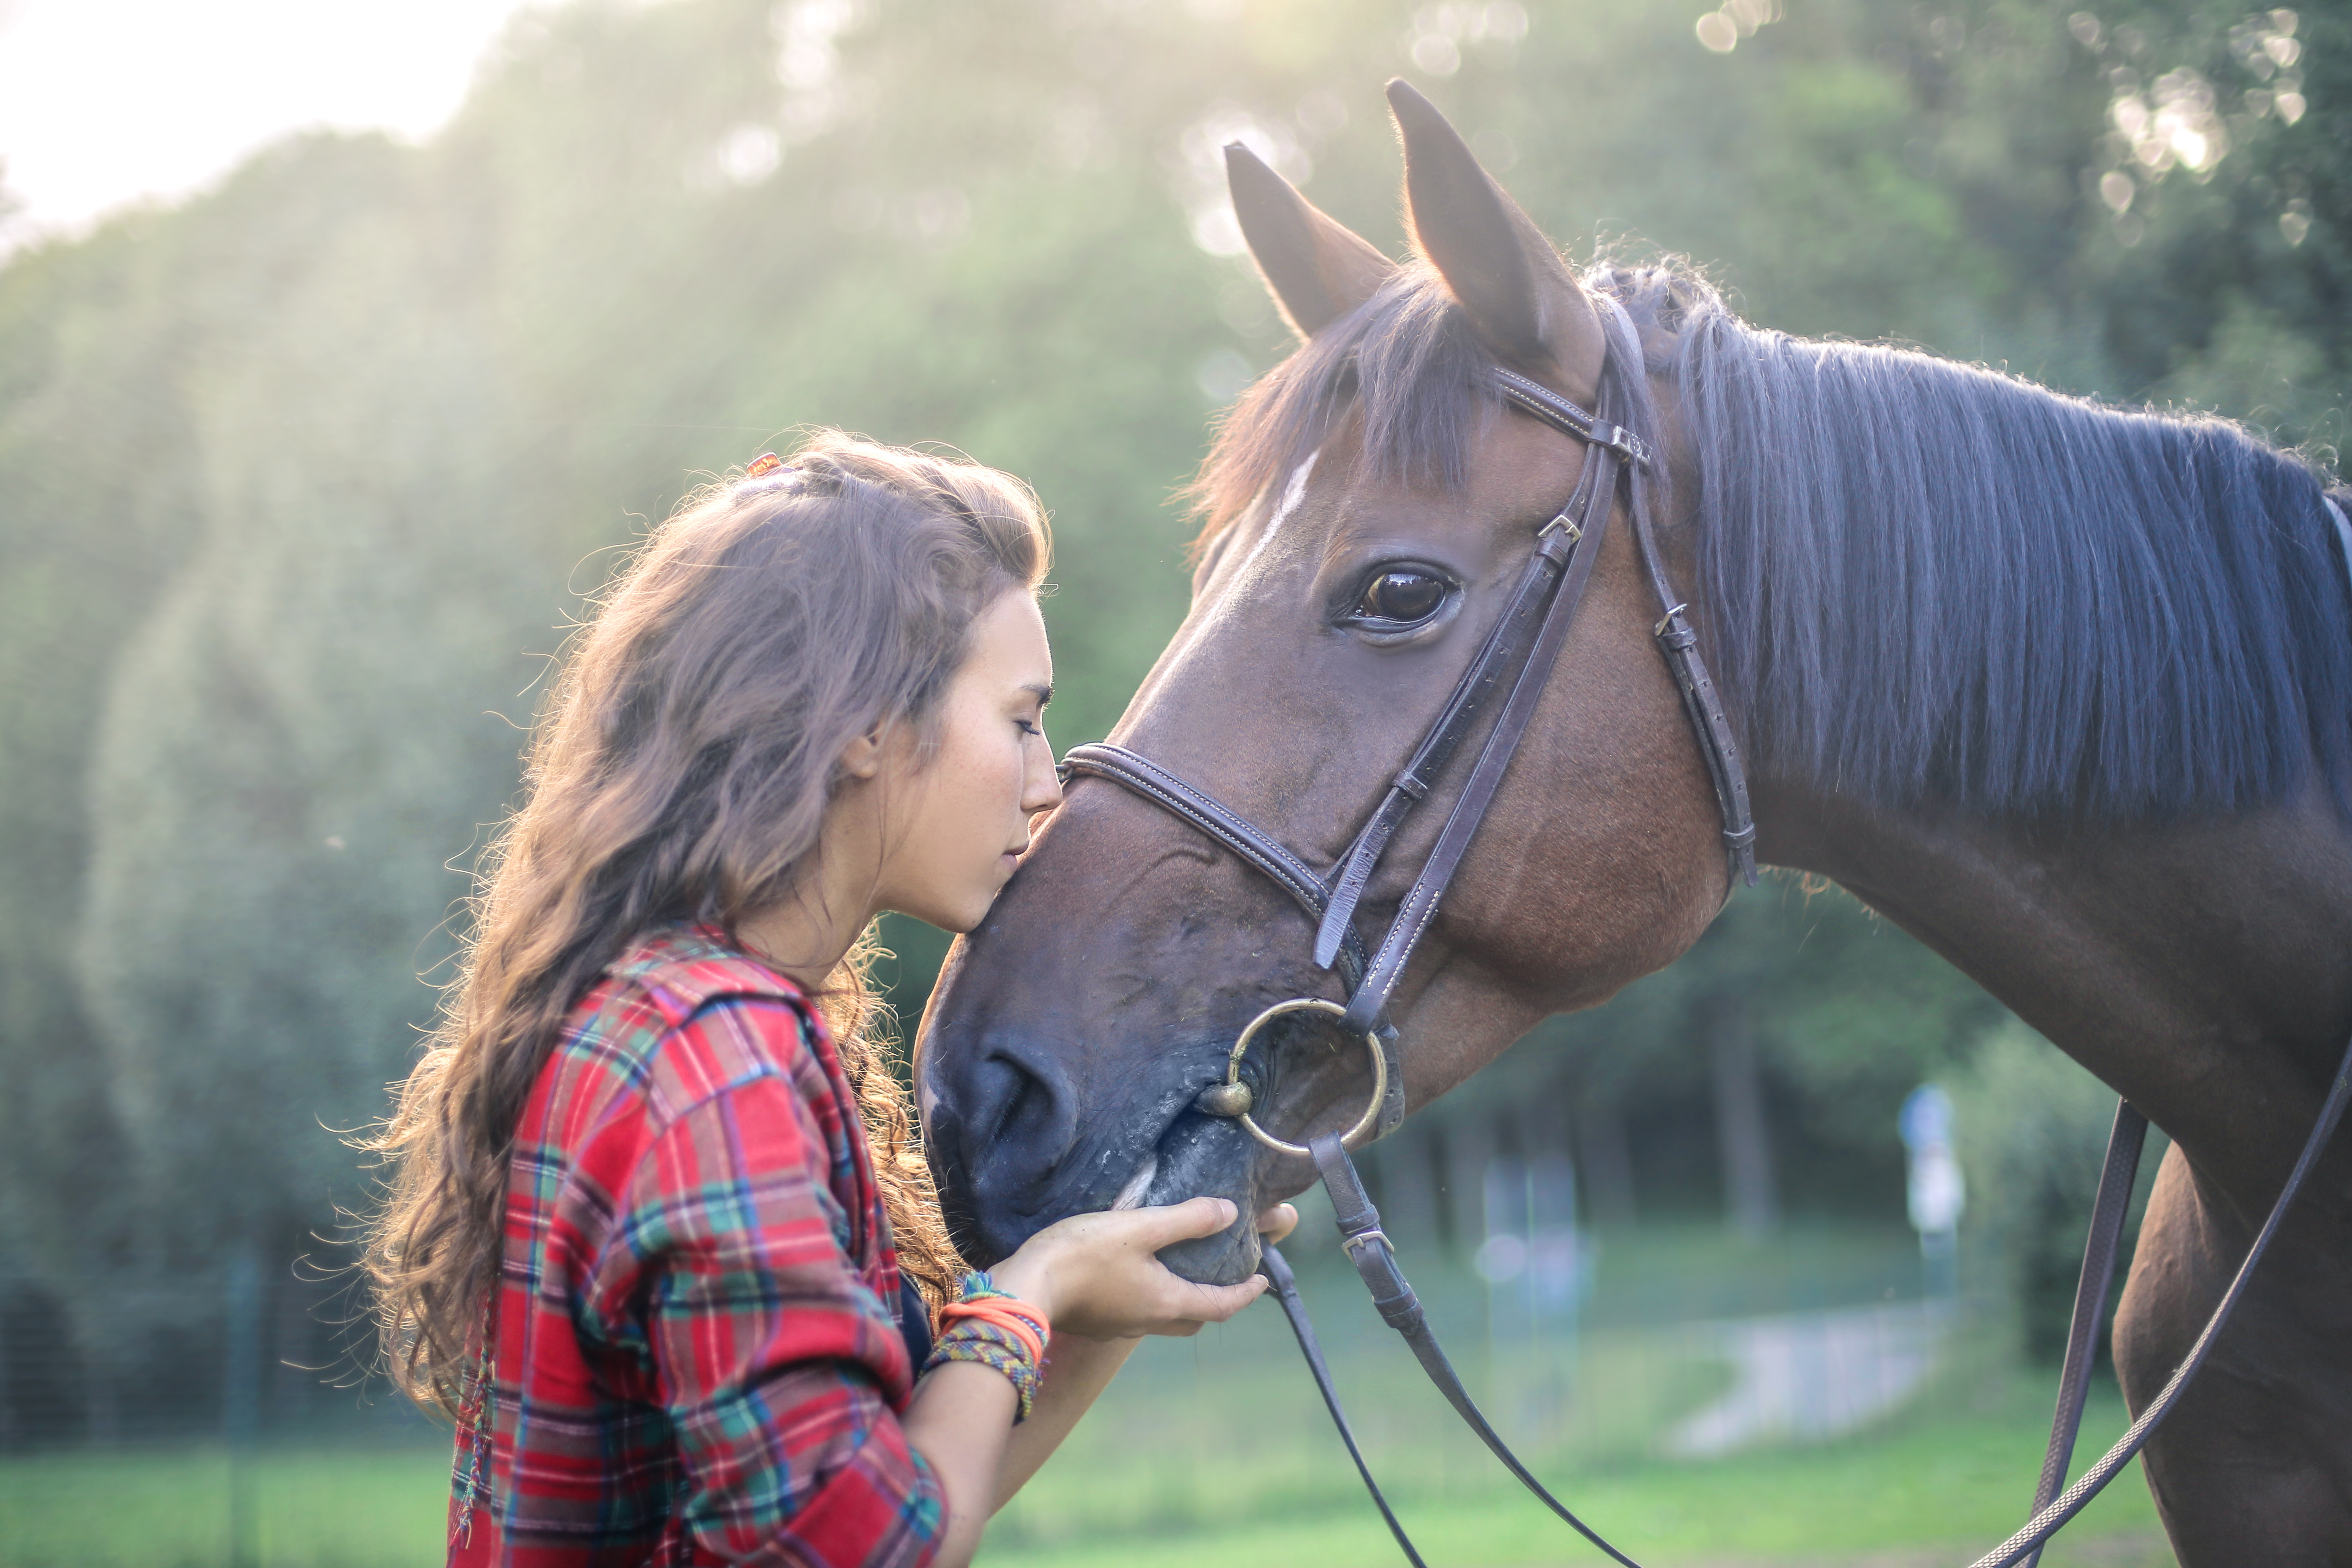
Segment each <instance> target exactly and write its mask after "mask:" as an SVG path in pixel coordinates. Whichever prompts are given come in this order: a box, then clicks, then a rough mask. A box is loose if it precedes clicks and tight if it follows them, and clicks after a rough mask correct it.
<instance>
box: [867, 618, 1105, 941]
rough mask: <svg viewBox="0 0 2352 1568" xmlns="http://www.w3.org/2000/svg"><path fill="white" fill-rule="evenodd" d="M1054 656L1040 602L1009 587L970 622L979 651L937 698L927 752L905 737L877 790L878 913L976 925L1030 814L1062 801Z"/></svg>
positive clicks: (1015, 853) (954, 927) (1021, 843)
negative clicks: (1048, 730)
mask: <svg viewBox="0 0 2352 1568" xmlns="http://www.w3.org/2000/svg"><path fill="white" fill-rule="evenodd" d="M1053 694H1054V655H1053V651H1052V650H1051V649H1050V648H1049V647H1047V646H1046V643H1045V618H1044V617H1043V616H1040V615H1039V614H1038V613H1037V602H1036V600H1034V599H1033V598H1032V597H1030V596H1029V595H1027V594H1025V593H1022V592H1018V591H1015V592H1013V593H1008V594H1005V595H1003V596H1002V597H1001V598H999V599H998V600H997V601H996V603H995V604H993V605H991V606H989V608H988V609H987V610H986V611H985V612H983V613H982V616H981V617H980V619H979V620H978V621H977V622H976V623H975V624H974V625H973V626H972V636H971V653H970V655H969V656H967V657H966V658H965V659H964V662H963V667H962V668H961V669H959V670H957V671H956V673H955V677H954V679H952V680H951V681H950V682H949V685H948V689H947V692H946V694H945V695H944V696H943V697H942V698H941V700H940V711H939V714H938V726H937V739H938V744H937V746H936V748H935V749H933V750H932V751H931V752H930V753H929V755H928V756H926V755H924V754H923V752H922V748H921V747H920V746H919V744H918V743H916V742H915V740H914V737H913V736H911V735H909V734H905V733H901V734H900V735H898V736H894V737H893V738H892V743H890V744H888V745H887V746H886V747H885V748H884V750H885V756H884V758H883V759H882V766H881V770H880V776H879V777H878V778H877V780H876V781H875V783H877V784H879V785H880V786H881V788H880V789H878V790H877V791H875V792H873V793H874V795H875V796H876V803H877V805H878V806H879V808H880V814H881V816H882V824H881V827H882V831H881V835H880V837H881V841H882V848H883V855H882V867H881V876H880V878H879V879H878V882H877V887H876V889H875V893H874V900H873V901H874V904H875V906H876V907H877V909H884V910H897V911H898V913H900V914H907V915H912V916H914V917H915V918H916V919H917V920H919V921H928V922H929V923H930V924H932V925H935V926H938V927H940V928H941V929H942V930H945V931H970V930H971V928H972V927H974V926H976V925H978V924H979V923H980V921H981V917H982V916H983V915H985V914H987V913H988V906H989V905H990V904H992V903H993V902H995V900H996V895H997V893H998V891H999V890H1000V889H1003V886H1004V884H1005V881H1006V879H1008V878H1010V877H1011V876H1012V875H1013V869H1014V868H1015V867H1016V866H1018V865H1019V864H1020V858H1021V855H1022V853H1023V851H1024V850H1026V849H1027V848H1028V847H1029V821H1030V818H1031V817H1033V816H1035V815H1036V814H1037V813H1039V812H1041V811H1045V810H1047V809H1049V808H1051V807H1053V806H1055V805H1060V804H1061V800H1062V787H1061V784H1059V782H1057V781H1056V780H1055V776H1054V752H1053V748H1052V747H1051V746H1049V745H1048V744H1047V743H1046V742H1045V704H1046V702H1047V701H1048V700H1051V698H1052V697H1053Z"/></svg>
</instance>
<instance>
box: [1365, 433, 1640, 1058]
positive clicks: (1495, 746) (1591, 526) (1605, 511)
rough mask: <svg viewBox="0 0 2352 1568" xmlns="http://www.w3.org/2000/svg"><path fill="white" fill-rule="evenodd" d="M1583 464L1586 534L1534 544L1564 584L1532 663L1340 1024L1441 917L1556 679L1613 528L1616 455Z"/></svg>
mask: <svg viewBox="0 0 2352 1568" xmlns="http://www.w3.org/2000/svg"><path fill="white" fill-rule="evenodd" d="M1585 468H1586V469H1587V471H1588V472H1590V471H1591V470H1593V469H1596V468H1597V469H1600V470H1601V474H1600V477H1599V478H1598V479H1595V480H1594V486H1595V497H1596V500H1595V504H1594V505H1593V506H1592V507H1591V510H1589V512H1588V513H1587V514H1586V515H1587V516H1588V518H1589V519H1590V521H1587V522H1586V523H1585V525H1584V531H1583V534H1582V536H1581V537H1579V536H1577V535H1575V534H1573V533H1571V532H1570V531H1569V528H1568V527H1567V526H1556V527H1552V528H1548V529H1547V530H1546V531H1545V535H1544V537H1543V539H1542V540H1541V541H1540V542H1538V545H1537V552H1538V554H1543V555H1549V556H1551V557H1552V558H1553V559H1555V560H1556V561H1558V562H1559V570H1560V579H1559V586H1558V588H1557V589H1555V590H1554V592H1553V593H1552V595H1551V603H1550V604H1549V605H1548V606H1547V607H1546V609H1545V611H1544V616H1543V623H1542V625H1541V626H1539V627H1538V630H1537V632H1536V636H1535V640H1534V641H1533V642H1532V643H1531V644H1530V645H1529V649H1528V658H1527V662H1526V663H1525V664H1523V665H1521V666H1520V668H1519V673H1518V678H1517V679H1516V680H1515V681H1513V682H1512V684H1511V694H1510V696H1509V697H1508V698H1507V699H1506V700H1504V703H1503V710H1502V711H1501V712H1500V713H1498V714H1496V718H1495V727H1494V729H1493V730H1491V731H1488V732H1487V735H1486V745H1485V746H1484V747H1483V748H1482V749H1481V750H1480V751H1479V752H1478V761H1477V763H1476V765H1475V766H1474V767H1473V768H1472V769H1471V770H1470V777H1469V778H1468V780H1466V781H1465V783H1464V784H1463V786H1462V793H1461V795H1458V796H1456V797H1455V799H1454V809H1453V811H1452V812H1451V813H1449V814H1448V815H1447V816H1446V818H1445V826H1444V828H1443V829H1442V830H1441V831H1440V832H1439V834H1438V836H1437V843H1436V844H1435V846H1434V847H1432V848H1431V850H1430V852H1429V859H1428V861H1427V862H1426V863H1425V864H1424V865H1423V867H1422V868H1421V875H1420V876H1418V877H1416V878H1414V879H1413V883H1412V889H1410V890H1409V891H1408V892H1407V893H1406V894H1405V897H1404V902H1403V903H1402V904H1401V905H1399V906H1398V908H1397V912H1396V918H1395V920H1393V921H1391V922H1390V923H1389V931H1388V935H1387V936H1386V937H1384V938H1383V939H1381V945H1380V949H1379V951H1378V952H1374V953H1373V954H1372V960H1371V963H1370V965H1369V966H1368V967H1367V968H1366V969H1365V971H1364V983H1363V984H1361V985H1360V986H1358V987H1357V989H1356V994H1355V995H1354V996H1352V997H1350V998H1349V1002H1348V1012H1347V1016H1345V1017H1343V1018H1341V1019H1340V1020H1339V1026H1340V1027H1341V1028H1342V1029H1362V1028H1367V1027H1369V1026H1370V1020H1371V1019H1373V1018H1376V1017H1379V1016H1382V1015H1383V1014H1384V1013H1385V1012H1386V1010H1387V1008H1388V1001H1389V993H1390V992H1391V991H1392V990H1394V989H1395V988H1396V983H1397V979H1398V977H1399V976H1400V975H1402V973H1404V966H1405V963H1406V962H1407V961H1408V960H1410V959H1411V958H1412V951H1413V949H1414V948H1415V947H1416V946H1418V945H1419V944H1420V942H1421V938H1422V933H1423V932H1424V931H1427V930H1428V929H1429V922H1430V921H1432V920H1433V919H1434V918H1435V917H1436V914H1437V905H1438V900H1441V899H1443V898H1444V896H1445V889H1446V888H1447V887H1448V886H1449V885H1451V883H1452V882H1453V880H1454V872H1455V871H1456V870H1457V869H1459V868H1460V867H1461V864H1462V857H1463V856H1464V855H1465V854H1466V853H1468V851H1469V848H1470V841H1471V839H1472V838H1474V837H1476V835H1477V832H1478V828H1479V825H1480V824H1482V823H1483V822H1485V821H1486V808H1487V806H1488V805H1492V804H1493V802H1494V798H1495V791H1496V789H1497V788H1498V787H1499V786H1500V785H1501V784H1502V782H1503V774H1504V773H1505V772H1507V770H1508V769H1509V767H1510V765H1511V759H1512V758H1513V757H1514V756H1516V755H1517V753H1518V749H1519V742H1521V741H1522V740H1524V739H1525V738H1526V737H1527V732H1528V723H1529V722H1530V721H1533V719H1534V718H1535V711H1536V705H1537V703H1538V702H1539V701H1541V700H1542V699H1543V694H1544V688H1545V687H1546V686H1547V685H1548V684H1549V681H1550V679H1551V668H1552V666H1553V664H1554V663H1556V662H1557V661H1558V660H1559V650H1560V647H1561V646H1562V645H1563V644H1565V643H1566V642H1567V640H1568V629H1569V626H1570V624H1571V623H1572V622H1573V621H1574V620H1575V619H1576V607H1577V605H1579V604H1580V602H1581V601H1582V600H1583V598H1584V588H1585V584H1587V583H1589V582H1591V579H1592V563H1594V562H1595V561H1597V560H1599V559H1600V556H1601V538H1602V537H1603V535H1604V534H1605V533H1606V532H1607V531H1608V523H1609V513H1610V504H1609V503H1610V498H1611V497H1612V495H1613V494H1614V493H1615V489H1616V484H1615V479H1616V468H1617V456H1616V454H1615V453H1614V452H1612V451H1611V450H1609V449H1608V448H1606V447H1594V448H1593V450H1592V455H1591V458H1590V459H1589V460H1588V461H1587V462H1586V464H1585Z"/></svg>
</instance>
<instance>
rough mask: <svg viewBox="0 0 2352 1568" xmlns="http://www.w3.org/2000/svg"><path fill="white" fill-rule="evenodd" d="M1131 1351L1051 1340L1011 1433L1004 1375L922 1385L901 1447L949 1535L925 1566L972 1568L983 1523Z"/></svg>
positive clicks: (1116, 1343) (958, 1369)
mask: <svg viewBox="0 0 2352 1568" xmlns="http://www.w3.org/2000/svg"><path fill="white" fill-rule="evenodd" d="M1136 1344H1137V1341H1135V1340H1131V1339H1129V1340H1090V1339H1087V1338H1085V1337H1083V1336H1082V1335H1078V1334H1056V1335H1055V1336H1054V1342H1053V1348H1052V1349H1051V1350H1050V1351H1049V1352H1047V1353H1046V1357H1045V1384H1044V1385H1043V1386H1042V1387H1040V1388H1039V1389H1038V1391H1037V1403H1036V1405H1034V1407H1033V1408H1032V1409H1031V1410H1030V1412H1029V1419H1028V1420H1026V1421H1024V1422H1023V1423H1021V1425H1020V1426H1014V1425H1013V1404H1014V1398H1013V1384H1011V1383H1010V1382H1009V1381H1007V1380H1006V1379H1005V1377H1004V1375H1003V1373H997V1372H993V1371H992V1370H990V1369H989V1368H987V1367H984V1366H975V1365H973V1364H971V1363H968V1362H967V1363H949V1364H948V1365H946V1366H942V1367H936V1368H934V1369H933V1370H932V1371H930V1372H929V1373H926V1374H925V1375H924V1378H923V1381H922V1382H921V1383H920V1384H918V1385H917V1386H916V1389H915V1398H914V1402H913V1403H912V1404H910V1405H908V1407H907V1415H906V1418H905V1420H904V1423H903V1425H904V1426H905V1428H906V1433H907V1441H908V1443H909V1444H911V1445H912V1446H913V1447H914V1449H915V1451H916V1452H917V1453H919V1454H920V1455H922V1457H923V1459H924V1462H925V1463H927V1464H929V1466H930V1467H931V1473H932V1474H934V1475H936V1476H938V1477H939V1479H940V1489H941V1490H943V1491H945V1492H946V1493H947V1504H948V1528H947V1535H946V1538H945V1539H944V1540H942V1541H941V1542H940V1550H939V1553H938V1555H937V1556H936V1557H935V1558H934V1559H933V1562H934V1563H936V1564H937V1568H963V1565H964V1564H965V1563H969V1562H971V1554H972V1552H975V1551H977V1550H978V1549H979V1546H980V1534H981V1531H982V1528H983V1527H984V1526H985V1525H986V1524H987V1523H988V1520H989V1516H990V1515H991V1514H993V1513H994V1512H995V1511H996V1510H998V1509H1000V1508H1003V1506H1004V1504H1005V1503H1006V1502H1007V1501H1008V1500H1010V1499H1011V1498H1012V1496H1013V1493H1014V1492H1017V1491H1019V1490H1020V1489H1021V1487H1022V1484H1023V1483H1024V1482H1025V1481H1027V1480H1028V1479H1029V1478H1030V1477H1031V1476H1034V1475H1035V1474H1036V1473H1037V1467H1038V1466H1040V1465H1042V1464H1044V1463H1045V1460H1046V1458H1047V1457H1048V1456H1049V1455H1051V1454H1052V1453H1053V1451H1054V1450H1055V1448H1057V1447H1061V1443H1062V1439H1063V1438H1065V1437H1066V1436H1069V1435H1070V1428H1072V1427H1073V1426H1076V1425H1077V1424H1078V1417H1079V1416H1081V1415H1085V1414H1086V1413H1087V1407H1088V1406H1089V1405H1093V1404H1094V1402H1095V1399H1096V1396H1097V1395H1098V1394H1101V1393H1102V1391H1103V1389H1104V1388H1105V1387H1106V1386H1108V1384H1109V1383H1110V1380H1111V1378H1112V1377H1113V1376H1114V1375H1116V1374H1117V1373H1118V1369H1119V1367H1120V1365H1121V1364H1122V1363H1125V1362H1126V1360H1127V1358H1128V1357H1129V1355H1130V1354H1132V1353H1133V1352H1134V1350H1135V1347H1136Z"/></svg>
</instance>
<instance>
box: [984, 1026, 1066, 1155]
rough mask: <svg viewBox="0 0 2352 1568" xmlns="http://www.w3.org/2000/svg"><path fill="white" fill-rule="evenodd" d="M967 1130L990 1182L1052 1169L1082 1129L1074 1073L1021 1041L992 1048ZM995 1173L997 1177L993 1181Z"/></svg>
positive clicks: (985, 1061) (986, 1061)
mask: <svg viewBox="0 0 2352 1568" xmlns="http://www.w3.org/2000/svg"><path fill="white" fill-rule="evenodd" d="M971 1088H972V1091H973V1092H972V1096H971V1101H970V1109H969V1111H968V1113H967V1114H966V1116H965V1117H964V1119H963V1121H964V1127H963V1134H964V1141H965V1143H966V1145H967V1149H968V1152H969V1153H970V1156H971V1163H972V1165H973V1167H974V1168H975V1171H976V1173H977V1172H985V1173H986V1174H985V1175H983V1176H982V1181H983V1183H984V1184H989V1185H995V1184H998V1183H1002V1182H1004V1181H1006V1180H1007V1179H1008V1178H1009V1179H1010V1180H1011V1181H1012V1182H1013V1183H1014V1184H1023V1183H1025V1182H1027V1181H1030V1180H1034V1179H1035V1178H1036V1177H1038V1176H1041V1175H1044V1174H1045V1173H1048V1172H1050V1171H1051V1170H1052V1169H1053V1168H1054V1166H1055V1163H1058V1162H1059V1161H1060V1159H1061V1157H1062V1155H1063V1154H1064V1152H1066V1151H1067V1149H1068V1148H1069V1145H1070V1142H1071V1140H1072V1139H1073V1138H1075V1137H1076V1133H1077V1118H1076V1097H1075V1096H1074V1095H1073V1094H1072V1093H1071V1090H1070V1082H1069V1075H1068V1074H1067V1073H1066V1071H1064V1070H1063V1068H1062V1066H1061V1064H1060V1063H1058V1062H1057V1061H1055V1059H1054V1058H1052V1057H1051V1056H1050V1055H1047V1054H1045V1052H1043V1051H1040V1050H1036V1049H1034V1048H1027V1047H1024V1046H1021V1045H1004V1046H998V1047H993V1048H992V1049H991V1050H990V1051H989V1052H988V1053H987V1055H986V1056H984V1057H983V1058H982V1059H981V1060H980V1062H979V1063H977V1064H976V1066H975V1070H974V1071H973V1073H972V1084H971ZM991 1178H993V1180H991Z"/></svg>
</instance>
